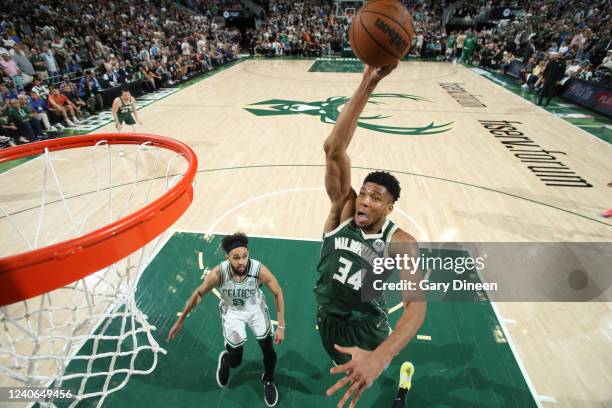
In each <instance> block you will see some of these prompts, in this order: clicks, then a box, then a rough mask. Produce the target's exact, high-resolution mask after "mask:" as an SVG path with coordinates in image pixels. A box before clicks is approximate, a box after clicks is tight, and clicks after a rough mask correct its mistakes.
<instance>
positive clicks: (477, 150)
mask: <svg viewBox="0 0 612 408" xmlns="http://www.w3.org/2000/svg"><path fill="white" fill-rule="evenodd" d="M313 64H317V62H315V61H314V60H247V61H244V62H242V63H239V64H237V65H235V66H233V67H232V68H230V69H228V70H225V71H222V72H220V73H218V74H216V75H214V76H212V77H209V78H207V79H206V80H204V81H201V82H199V83H197V84H195V85H193V86H190V87H188V88H186V89H184V90H182V91H180V92H177V93H175V94H173V95H171V96H169V97H167V98H165V99H163V100H161V101H159V102H156V103H154V104H152V105H150V106H147V107H146V108H144V109H142V110H141V111H140V116H141V118H142V120H143V122H144V126H143V127H142V131H145V132H148V133H155V134H160V135H167V136H171V137H174V138H176V139H179V140H182V141H185V142H186V143H188V144H189V145H190V146H191V147H192V148H193V149H194V150H195V152H196V153H197V155H198V158H199V172H198V175H197V180H196V191H195V198H194V202H193V204H192V206H191V207H190V208H189V209H188V210H187V212H186V214H185V215H184V216H183V217H182V218H181V219H180V220H179V221H178V222H177V224H176V225H175V226H174V229H175V231H176V233H175V234H174V235H173V236H172V237H171V238H170V239H169V240H168V241H167V242H166V245H165V246H164V247H163V248H162V249H161V250H160V252H159V253H158V254H157V256H156V257H155V259H153V261H152V263H151V265H150V266H149V268H147V270H146V271H145V272H144V275H143V277H142V279H141V281H140V284H139V287H138V292H137V293H138V296H137V298H138V299H139V302H140V304H141V307H142V309H143V311H144V312H145V313H146V314H147V315H148V316H149V319H151V321H152V324H153V325H155V326H157V332H155V336H156V338H157V340H158V341H159V342H160V344H161V345H162V346H163V347H164V348H165V349H166V350H167V351H168V354H167V355H165V356H162V357H161V360H160V362H159V364H158V368H157V369H156V371H155V372H154V373H153V374H151V375H149V376H135V377H132V379H131V380H130V383H129V384H128V386H127V387H126V388H125V389H123V390H121V391H119V392H117V393H114V394H111V396H109V397H108V398H107V400H106V401H105V406H117V407H118V406H141V404H143V403H144V401H147V406H160V407H161V406H185V407H187V406H207V407H208V406H223V407H226V406H227V407H234V406H236V407H238V406H243V404H245V403H251V404H254V405H255V406H257V405H261V406H263V402H261V403H260V401H261V399H262V397H261V395H262V390H261V385H260V382H259V380H258V378H259V375H260V374H259V373H260V371H261V370H262V365H261V361H260V359H261V354H260V351H259V348H258V346H257V345H256V343H255V342H254V341H253V340H252V339H251V340H249V341H248V342H247V345H246V353H245V359H244V361H243V364H242V366H241V367H240V368H239V369H237V370H234V371H233V373H232V378H231V380H230V387H229V388H228V389H225V390H220V389H219V388H218V387H217V385H216V381H215V369H216V361H217V356H218V353H219V351H220V350H221V349H222V347H223V341H222V336H221V328H220V319H219V317H218V313H217V310H218V308H217V306H216V303H217V299H216V298H215V297H214V296H213V295H212V294H210V295H209V296H208V299H206V300H205V301H204V302H202V304H201V305H200V306H199V308H198V310H197V311H196V312H194V313H192V315H191V316H190V317H189V319H188V320H187V322H186V324H185V326H184V329H183V331H182V332H181V333H180V334H179V335H178V337H177V339H176V340H175V341H174V342H172V343H170V344H168V343H166V342H165V337H166V335H167V332H168V330H169V329H170V327H171V325H172V324H173V322H174V320H175V316H176V313H177V312H179V311H180V310H181V309H182V307H183V305H184V302H185V301H186V299H187V297H188V296H189V294H190V293H191V291H192V290H193V289H194V288H195V286H196V285H197V284H198V282H199V280H200V278H201V275H202V270H203V269H205V268H211V267H212V266H214V265H215V263H216V262H218V261H219V260H220V259H221V257H222V254H221V253H220V252H219V250H218V242H219V236H220V235H222V234H223V233H230V232H234V231H238V230H240V231H244V232H246V233H247V234H249V235H251V236H253V237H255V238H254V240H253V245H252V249H251V252H252V256H253V257H255V258H257V259H260V260H261V261H262V262H264V263H265V264H266V265H268V266H269V267H270V269H271V270H272V271H273V272H274V273H275V274H276V275H277V277H278V278H279V281H280V284H281V286H282V287H283V289H284V291H285V302H286V320H287V333H286V340H285V342H284V343H283V344H282V345H281V346H279V347H277V353H278V355H279V360H278V363H277V385H278V387H279V391H280V401H279V406H292V407H306V406H315V405H317V406H330V407H331V406H335V401H337V398H331V399H330V398H327V397H325V395H324V393H325V390H326V389H327V388H328V387H329V386H330V385H331V384H333V383H334V382H335V380H334V378H333V377H332V376H331V375H329V374H328V369H329V367H330V361H329V359H328V358H327V356H326V355H325V353H324V351H323V348H322V346H321V345H320V342H319V339H318V335H317V333H316V327H315V302H314V296H313V293H312V287H313V286H314V282H315V280H316V276H317V275H316V274H317V272H316V269H315V267H316V263H317V261H318V258H317V257H318V242H320V241H319V240H320V237H321V231H322V227H323V221H324V219H325V216H326V214H327V211H328V209H329V204H328V201H327V197H326V195H325V192H324V190H323V174H324V167H323V165H324V157H323V150H322V146H323V141H324V139H325V137H326V136H327V134H328V133H329V132H330V130H331V127H332V123H333V120H334V119H335V114H336V113H337V106H338V105H341V103H342V99H339V98H341V97H350V95H351V94H352V92H353V91H354V89H355V88H356V86H357V84H358V82H359V80H360V78H361V76H360V74H359V73H350V72H348V73H347V72H313V69H314V70H316V66H313ZM340 64H341V63H340ZM376 95H377V96H376V97H374V98H372V102H373V103H371V104H369V105H368V106H367V107H366V110H365V112H364V115H363V116H364V119H363V120H362V121H361V122H362V125H361V126H360V127H358V128H357V132H356V135H355V137H354V140H353V142H352V144H351V147H350V151H349V154H350V156H351V159H352V166H353V173H352V180H353V186H355V187H358V186H359V185H360V183H361V181H362V180H363V178H364V177H365V175H366V174H367V173H368V172H369V171H371V170H372V169H384V170H389V171H391V172H392V173H393V174H394V175H396V177H397V178H398V179H399V181H400V183H401V186H402V194H401V198H400V200H399V202H398V203H397V205H396V207H395V211H394V213H393V214H392V215H391V219H392V220H394V221H395V222H396V223H398V224H399V225H400V226H401V227H402V228H404V229H405V230H407V231H409V232H410V233H411V234H412V235H414V236H415V237H416V238H417V239H418V240H419V241H421V242H440V241H444V242H566V241H572V242H573V241H575V242H609V241H612V224H610V223H609V222H608V221H605V220H604V219H602V218H599V216H598V213H600V212H601V211H603V210H605V209H608V208H610V206H611V205H612V189H610V188H608V187H606V184H607V183H608V182H610V181H612V178H611V174H612V161H611V160H610V159H611V158H612V147H611V146H610V145H609V144H608V143H606V142H604V141H602V140H600V139H597V138H596V137H594V136H592V135H590V134H588V133H586V132H584V131H582V130H580V129H578V128H576V127H574V126H572V125H570V124H568V123H567V122H565V121H563V120H562V119H560V118H558V117H555V116H553V115H551V114H550V113H548V112H546V111H544V110H543V109H540V108H538V107H537V106H535V105H533V104H532V103H530V102H527V101H525V100H524V99H522V98H520V97H518V96H516V95H514V94H512V93H510V92H509V91H507V90H505V89H503V88H502V87H500V86H499V85H496V84H494V83H493V82H490V81H488V80H487V79H485V78H483V77H481V76H480V75H478V74H476V73H474V72H472V71H470V70H469V69H467V68H465V67H463V66H459V65H452V64H445V63H432V62H402V63H401V64H400V66H399V67H398V68H397V69H396V71H395V72H394V73H393V74H392V75H390V76H389V77H388V78H386V79H385V80H383V81H382V82H381V83H380V84H379V86H378V88H377V90H376ZM365 117H367V118H365ZM506 122H511V123H506ZM500 124H506V125H509V126H512V127H513V130H512V131H508V132H507V133H497V134H494V133H491V131H492V130H493V131H494V129H492V127H493V126H495V125H497V126H499V125H500ZM485 125H488V126H489V129H487V128H485ZM506 130H508V128H506ZM112 131H114V127H113V126H112V125H111V124H109V125H107V126H105V127H103V128H100V129H99V130H98V131H97V132H112ZM500 136H503V137H500ZM517 140H518V141H520V142H522V144H514V145H513V144H511V143H508V142H513V141H514V142H516V141H517ZM521 147H522V148H524V149H527V150H530V151H534V150H538V149H539V152H540V153H538V154H539V155H540V158H538V159H537V160H550V161H555V162H560V163H562V164H558V166H559V168H563V169H564V170H566V173H564V174H563V175H564V176H565V177H558V174H557V175H553V176H551V175H550V174H549V173H546V170H542V169H537V168H536V169H534V168H530V167H529V166H532V167H533V166H534V164H533V163H528V162H525V161H524V160H528V159H533V158H534V156H516V154H517V153H516V152H517V151H519V150H518V149H520V148H521ZM514 150H516V151H514ZM544 151H546V152H544ZM523 153H524V152H523ZM551 157H552V158H551ZM541 164H542V162H538V163H537V164H535V166H538V165H541ZM36 165H37V164H36V163H34V162H32V163H31V164H25V165H23V166H36ZM64 165H68V166H72V165H74V169H75V171H78V169H79V166H81V165H82V163H80V161H79V159H78V158H73V157H72V156H71V159H70V163H69V164H64ZM11 182H14V183H20V180H17V179H13V180H11ZM28 182H29V181H28ZM77 183H78V181H77ZM11 200H12V204H13V205H17V206H18V205H19V197H18V196H17V197H12V198H11ZM3 201H4V200H3ZM24 201H25V200H24ZM2 242H3V245H9V243H8V240H2ZM610 296H612V293H611V291H610V289H609V288H607V289H606V290H605V293H604V294H603V295H602V296H600V297H599V298H598V301H594V302H588V303H587V302H582V303H577V302H576V303H560V302H496V303H493V302H489V301H484V302H471V303H470V302H467V303H461V304H451V303H445V302H433V303H430V305H429V309H428V316H427V318H426V322H425V324H424V326H423V328H422V329H421V330H420V331H419V337H418V338H417V339H415V340H414V341H413V342H411V343H410V344H409V345H408V346H407V347H406V349H405V350H404V351H403V352H402V353H401V354H400V355H399V356H398V357H397V358H396V361H395V362H394V364H393V365H391V366H390V367H389V369H388V370H386V371H385V372H384V374H383V376H382V377H381V379H380V380H379V381H378V382H377V384H376V385H375V386H373V387H372V388H371V389H370V390H368V391H367V392H366V393H364V397H363V398H362V400H363V401H362V403H361V406H369V407H384V406H388V401H390V400H391V399H392V396H393V394H394V392H395V387H396V381H397V378H396V377H397V374H398V367H399V365H400V364H401V361H403V360H412V361H414V362H415V366H416V374H415V378H414V381H413V389H412V390H411V392H410V394H409V396H408V398H407V404H406V406H408V407H446V406H449V407H474V406H479V407H528V406H544V407H549V406H550V407H556V406H559V407H609V406H612V387H610V385H611V383H610V373H611V372H612V308H611V306H610V303H609V301H610ZM268 303H269V304H270V305H272V300H271V298H270V296H269V294H268ZM396 303H397V302H396ZM393 305H394V304H393V303H392V302H391V304H390V306H393ZM272 309H273V307H272ZM399 313H400V312H399V311H395V312H393V313H391V318H392V320H393V321H396V320H397V317H398V315H399ZM149 404H150V405H149ZM85 406H88V404H85Z"/></svg>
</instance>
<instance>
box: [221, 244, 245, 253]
mask: <svg viewBox="0 0 612 408" xmlns="http://www.w3.org/2000/svg"><path fill="white" fill-rule="evenodd" d="M240 247H245V248H248V246H247V244H245V243H244V242H241V241H236V242H234V243H232V244H231V245H230V246H229V247H227V250H226V251H225V253H227V254H229V253H230V252H231V251H232V250H233V249H236V248H240Z"/></svg>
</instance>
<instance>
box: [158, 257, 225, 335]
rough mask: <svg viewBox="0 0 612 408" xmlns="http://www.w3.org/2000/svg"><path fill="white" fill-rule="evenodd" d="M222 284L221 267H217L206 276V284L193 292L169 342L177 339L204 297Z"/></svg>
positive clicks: (175, 324) (173, 328)
mask: <svg viewBox="0 0 612 408" xmlns="http://www.w3.org/2000/svg"><path fill="white" fill-rule="evenodd" d="M220 282H221V275H220V269H219V266H215V267H214V268H213V270H212V271H210V272H209V273H208V274H207V275H206V278H204V282H203V283H202V284H201V285H200V286H198V287H197V289H196V290H194V291H193V293H192V294H191V296H190V297H189V299H188V300H187V303H186V304H185V309H183V312H182V313H181V315H180V316H179V318H178V319H177V320H176V323H174V326H172V328H171V329H170V332H169V333H168V339H167V340H168V342H170V341H172V339H174V338H175V337H176V335H177V333H178V332H179V331H180V330H181V328H182V327H183V322H184V321H185V318H186V317H187V316H188V315H189V313H190V312H191V311H192V310H193V309H194V308H195V307H196V306H197V305H198V303H200V300H202V296H204V295H205V294H207V293H208V292H210V291H211V290H212V289H213V288H215V287H217V286H219V283H220Z"/></svg>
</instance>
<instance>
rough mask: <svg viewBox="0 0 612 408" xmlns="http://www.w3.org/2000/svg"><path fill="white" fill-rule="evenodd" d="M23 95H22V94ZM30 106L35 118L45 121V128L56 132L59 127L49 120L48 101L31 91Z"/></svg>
mask: <svg viewBox="0 0 612 408" xmlns="http://www.w3.org/2000/svg"><path fill="white" fill-rule="evenodd" d="M20 97H21V96H20ZM30 98H31V99H30V102H29V103H30V108H32V114H33V116H34V118H35V119H38V120H39V121H41V122H42V123H43V126H44V128H45V130H48V131H51V132H55V131H57V130H58V129H57V128H56V127H55V126H54V125H52V124H51V122H50V121H49V115H48V114H47V112H48V106H47V101H46V100H44V99H43V98H41V97H40V95H38V94H37V93H36V92H30Z"/></svg>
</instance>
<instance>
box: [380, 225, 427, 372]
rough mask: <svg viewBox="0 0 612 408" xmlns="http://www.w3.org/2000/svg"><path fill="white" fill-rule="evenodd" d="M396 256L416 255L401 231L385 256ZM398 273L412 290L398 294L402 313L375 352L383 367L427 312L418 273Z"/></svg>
mask: <svg viewBox="0 0 612 408" xmlns="http://www.w3.org/2000/svg"><path fill="white" fill-rule="evenodd" d="M396 255H399V256H400V257H403V256H404V255H407V256H408V257H410V258H412V259H417V258H418V257H419V256H420V251H419V246H418V243H417V242H416V240H415V239H414V237H413V236H412V235H410V234H408V233H406V232H405V231H402V230H397V232H396V233H395V234H394V235H393V238H392V240H391V245H390V248H389V256H391V257H395V256H396ZM399 274H400V279H401V280H402V281H405V282H413V283H414V285H413V287H414V289H413V290H404V291H403V292H402V297H403V303H404V311H403V313H402V315H401V316H400V318H399V320H398V321H397V324H396V325H395V329H394V330H393V333H391V335H390V336H389V337H388V338H387V339H386V340H385V341H384V342H382V344H380V345H379V346H378V347H377V348H376V350H375V352H376V353H377V354H378V355H379V357H380V358H381V359H382V360H383V362H384V363H385V367H386V366H387V365H389V363H390V362H391V360H393V358H394V357H395V356H396V355H397V354H398V353H399V352H400V351H402V349H403V348H404V347H406V345H407V344H408V343H409V342H410V340H412V339H413V338H414V336H415V335H416V333H417V331H418V330H419V329H420V328H421V326H422V325H423V321H424V320H425V312H426V310H427V300H426V296H425V294H424V292H423V291H421V290H420V288H419V283H420V282H421V281H422V280H423V275H422V273H421V271H419V270H408V269H400V271H399Z"/></svg>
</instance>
